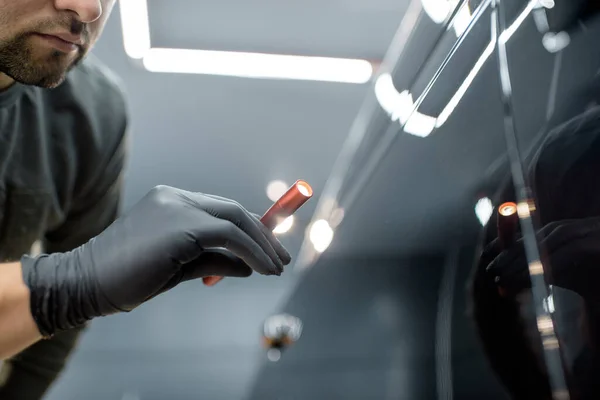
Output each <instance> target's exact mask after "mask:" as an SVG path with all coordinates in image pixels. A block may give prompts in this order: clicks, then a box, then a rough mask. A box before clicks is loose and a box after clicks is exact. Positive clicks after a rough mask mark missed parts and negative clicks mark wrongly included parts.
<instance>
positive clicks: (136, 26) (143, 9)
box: [119, 0, 150, 59]
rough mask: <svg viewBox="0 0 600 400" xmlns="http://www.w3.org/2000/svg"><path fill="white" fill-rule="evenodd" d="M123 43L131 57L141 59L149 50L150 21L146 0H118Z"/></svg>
mask: <svg viewBox="0 0 600 400" xmlns="http://www.w3.org/2000/svg"><path fill="white" fill-rule="evenodd" d="M119 6H120V11H121V27H122V29H123V45H124V47H125V52H126V53H127V55H128V56H129V57H131V58H135V59H141V58H143V57H144V56H145V55H146V53H147V52H148V50H150V22H149V20H148V3H147V0H125V1H120V2H119Z"/></svg>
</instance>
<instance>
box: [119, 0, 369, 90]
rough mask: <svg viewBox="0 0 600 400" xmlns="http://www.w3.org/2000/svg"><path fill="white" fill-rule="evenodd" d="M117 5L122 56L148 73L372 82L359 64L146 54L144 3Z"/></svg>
mask: <svg viewBox="0 0 600 400" xmlns="http://www.w3.org/2000/svg"><path fill="white" fill-rule="evenodd" d="M119 5H120V10H121V25H122V29H123V43H124V47H125V52H126V53H127V55H128V56H129V57H131V58H133V59H141V60H143V65H144V67H145V68H146V69H147V70H148V71H151V72H164V73H184V74H204V75H222V76H237V77H244V78H263V79H287V80H308V81H321V82H340V83H355V84H363V83H367V82H369V81H370V80H371V77H372V76H373V72H374V68H373V65H372V64H371V62H369V61H366V60H360V59H345V58H331V57H309V56H294V55H280V54H262V53H243V52H232V51H210V50H193V49H170V48H152V45H151V40H150V26H149V25H150V23H149V17H148V3H147V0H127V1H121V2H119Z"/></svg>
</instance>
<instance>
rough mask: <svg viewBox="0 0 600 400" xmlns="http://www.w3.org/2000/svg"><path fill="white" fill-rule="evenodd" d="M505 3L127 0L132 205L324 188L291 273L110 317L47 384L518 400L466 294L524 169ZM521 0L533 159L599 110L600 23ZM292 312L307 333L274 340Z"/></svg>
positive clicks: (527, 136) (295, 233)
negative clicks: (277, 343)
mask: <svg viewBox="0 0 600 400" xmlns="http://www.w3.org/2000/svg"><path fill="white" fill-rule="evenodd" d="M490 3H491V2H490V1H486V0H480V1H458V0H396V1H392V0H370V1H359V0H330V1H316V0H305V1H302V2H281V1H273V0H254V1H241V0H227V1H219V2H214V1H212V2H211V1H205V0H193V1H192V0H170V1H165V0H147V1H146V0H121V1H120V3H119V4H118V5H117V7H115V12H114V13H113V15H112V17H111V19H110V21H109V23H108V25H107V27H106V31H105V33H104V36H103V37H102V39H101V41H100V42H99V44H98V45H97V47H96V49H95V51H94V53H95V56H97V57H98V58H100V59H101V60H102V61H103V62H104V63H106V64H107V65H108V66H109V67H111V68H112V69H113V70H114V71H115V73H116V74H117V75H118V76H119V77H120V78H121V80H122V83H123V85H124V90H125V91H126V92H127V94H128V96H129V104H130V113H131V121H132V134H133V141H132V144H131V159H130V163H129V167H128V173H127V189H126V197H125V208H126V209H127V208H129V207H131V206H132V205H133V204H135V203H136V202H137V201H138V200H139V199H140V198H141V197H142V196H143V195H144V194H145V193H146V192H147V191H148V190H150V189H151V188H152V187H153V186H155V185H158V184H165V185H170V186H176V187H180V188H184V189H186V190H192V191H200V192H204V193H211V194H217V195H221V196H224V197H228V198H232V199H235V200H237V201H239V202H240V203H241V204H243V205H244V206H245V207H246V208H248V209H250V210H251V211H253V212H256V213H259V214H260V213H263V212H264V211H265V210H266V209H267V208H268V207H269V206H270V205H271V204H272V200H273V199H276V198H277V197H278V196H279V195H280V194H281V193H282V191H284V190H285V189H286V188H287V187H288V186H290V185H291V184H292V183H293V182H294V181H295V180H296V179H305V180H307V181H308V182H309V183H310V184H311V185H312V187H313V189H314V191H315V198H313V199H312V200H311V201H310V202H309V203H308V204H307V205H305V206H304V207H303V208H302V209H301V210H300V211H299V212H298V213H297V214H296V215H295V217H294V219H293V221H288V224H287V226H281V227H279V233H278V235H279V237H280V238H281V241H282V242H283V243H284V244H285V245H286V247H287V248H288V249H289V250H290V252H291V253H292V255H293V256H294V260H295V261H294V263H293V265H292V266H290V267H289V269H288V270H287V271H286V273H284V274H283V276H282V277H263V276H252V277H251V278H249V279H226V280H224V281H222V282H221V283H219V284H218V285H217V286H215V287H206V286H204V285H203V284H202V282H190V283H186V284H184V285H181V286H180V287H178V288H177V290H174V291H172V292H170V293H167V294H165V295H161V296H160V297H158V298H156V299H154V300H152V301H150V302H149V303H148V304H145V305H143V306H142V307H140V308H139V309H136V310H135V311H133V312H131V313H129V314H128V315H120V316H111V317H110V318H105V319H99V320H96V321H94V323H93V324H92V327H91V329H90V330H89V331H88V332H87V333H86V335H85V336H84V338H83V339H82V341H81V343H80V347H79V350H78V352H77V353H76V354H75V355H74V357H73V359H72V362H71V363H70V364H69V367H68V369H67V371H66V372H65V374H64V376H63V377H62V379H61V380H60V381H59V382H58V383H57V384H56V385H55V386H54V388H53V389H52V392H51V393H50V395H49V396H48V399H49V400H58V399H62V400H64V399H90V400H92V399H118V400H158V399H178V400H187V399H211V400H219V399H227V400H235V399H281V400H284V399H285V400H296V399H435V398H439V399H452V398H457V399H484V398H485V399H496V398H497V399H502V398H506V397H505V395H504V393H503V389H502V387H501V386H500V384H499V383H498V381H497V379H496V378H495V377H494V375H493V373H492V372H491V369H490V368H489V367H488V365H487V363H486V360H485V358H484V355H483V353H482V351H481V349H480V345H479V343H478V338H477V335H476V333H475V331H474V328H473V324H472V322H471V319H470V316H469V313H468V304H467V303H468V295H467V290H466V288H467V283H468V278H469V275H470V271H471V268H472V266H473V261H474V258H475V252H476V247H477V243H478V235H479V232H480V230H481V227H482V225H483V224H485V223H486V222H487V221H488V219H489V218H490V216H491V214H492V207H493V206H494V204H492V201H491V200H490V198H492V197H493V194H494V192H495V191H496V190H497V188H498V186H499V184H500V182H501V181H502V180H503V179H504V178H505V177H506V175H507V173H508V171H509V170H508V164H507V161H506V157H505V154H506V149H505V145H504V137H503V134H504V133H503V109H502V103H501V97H500V93H501V92H500V80H499V70H498V62H497V58H496V53H495V45H496V38H495V37H494V36H493V35H491V34H490V32H491V29H492V27H491V22H490V21H491V7H490ZM503 3H504V4H506V21H507V30H506V33H503V34H504V36H503V38H502V39H501V40H504V41H505V42H506V45H507V51H508V56H509V66H510V69H511V78H512V84H513V91H514V92H513V96H514V98H513V102H514V108H515V110H514V111H515V115H514V118H515V122H516V131H517V135H518V139H519V144H520V146H521V150H522V151H523V153H524V154H528V153H529V152H530V151H531V149H534V148H535V145H536V144H538V143H539V142H540V140H541V139H543V137H544V135H545V134H546V133H547V131H548V130H549V129H550V128H551V127H553V126H556V125H557V124H559V123H560V122H563V121H566V120H567V119H569V118H571V117H572V116H574V115H576V114H578V113H580V112H581V111H582V110H584V109H585V108H586V107H589V106H590V105H591V104H594V103H595V101H596V98H595V92H594V88H595V86H594V85H596V78H597V75H598V73H599V71H600V53H599V52H598V51H591V50H590V49H596V47H597V45H596V41H597V39H596V38H597V37H599V36H598V35H599V34H600V25H599V24H598V21H597V20H596V19H595V18H593V17H589V18H588V14H586V12H585V10H586V9H585V4H584V3H586V2H585V1H579V0H576V1H575V0H573V1H571V0H562V1H560V0H556V2H554V1H542V0H539V1H538V0H534V1H526V0H505V1H503ZM542 12H543V15H542ZM542 17H544V18H545V25H544V19H543V18H542ZM558 32H561V33H562V34H556V33H558ZM548 33H551V35H548ZM267 54H269V55H273V57H268V56H265V55H267ZM278 55H281V56H284V55H286V56H292V57H283V58H281V57H279V56H278ZM307 57H308V58H307ZM315 57H318V59H315ZM282 313H288V314H290V315H292V316H295V317H297V318H299V319H300V320H301V321H302V333H301V336H300V338H299V340H298V341H297V343H295V344H294V345H293V346H291V347H290V348H289V349H285V350H284V351H283V352H282V353H281V354H274V353H273V352H270V353H268V352H267V351H266V349H265V347H264V346H263V343H262V335H263V324H264V322H265V320H266V319H267V318H269V317H270V316H273V315H278V314H282Z"/></svg>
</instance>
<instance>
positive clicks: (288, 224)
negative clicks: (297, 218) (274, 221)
mask: <svg viewBox="0 0 600 400" xmlns="http://www.w3.org/2000/svg"><path fill="white" fill-rule="evenodd" d="M292 225H294V216H293V215H290V216H289V217H287V218H286V219H284V220H283V222H282V223H280V224H279V225H277V226H276V227H275V229H273V233H275V234H278V235H279V234H282V233H286V232H287V231H289V230H290V229H292Z"/></svg>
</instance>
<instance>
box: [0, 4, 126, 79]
mask: <svg viewBox="0 0 600 400" xmlns="http://www.w3.org/2000/svg"><path fill="white" fill-rule="evenodd" d="M115 1H116V0H0V72H1V73H4V74H6V75H8V76H10V77H11V78H13V79H14V80H16V81H18V82H21V83H23V84H26V85H36V86H41V87H45V88H53V87H56V86H58V85H59V84H60V83H61V82H62V81H63V80H64V79H65V76H66V74H67V72H68V71H69V70H70V69H71V68H72V67H73V66H74V65H76V64H77V63H78V62H79V61H81V59H82V58H83V57H84V56H85V55H86V54H87V52H88V51H89V50H90V49H91V47H92V46H93V44H94V43H95V42H96V40H97V39H98V36H99V35H100V33H101V32H102V29H103V28H104V24H105V23H106V19H107V18H108V15H109V14H110V11H111V10H112V8H113V6H114V4H115ZM125 1H128V0H125Z"/></svg>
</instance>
